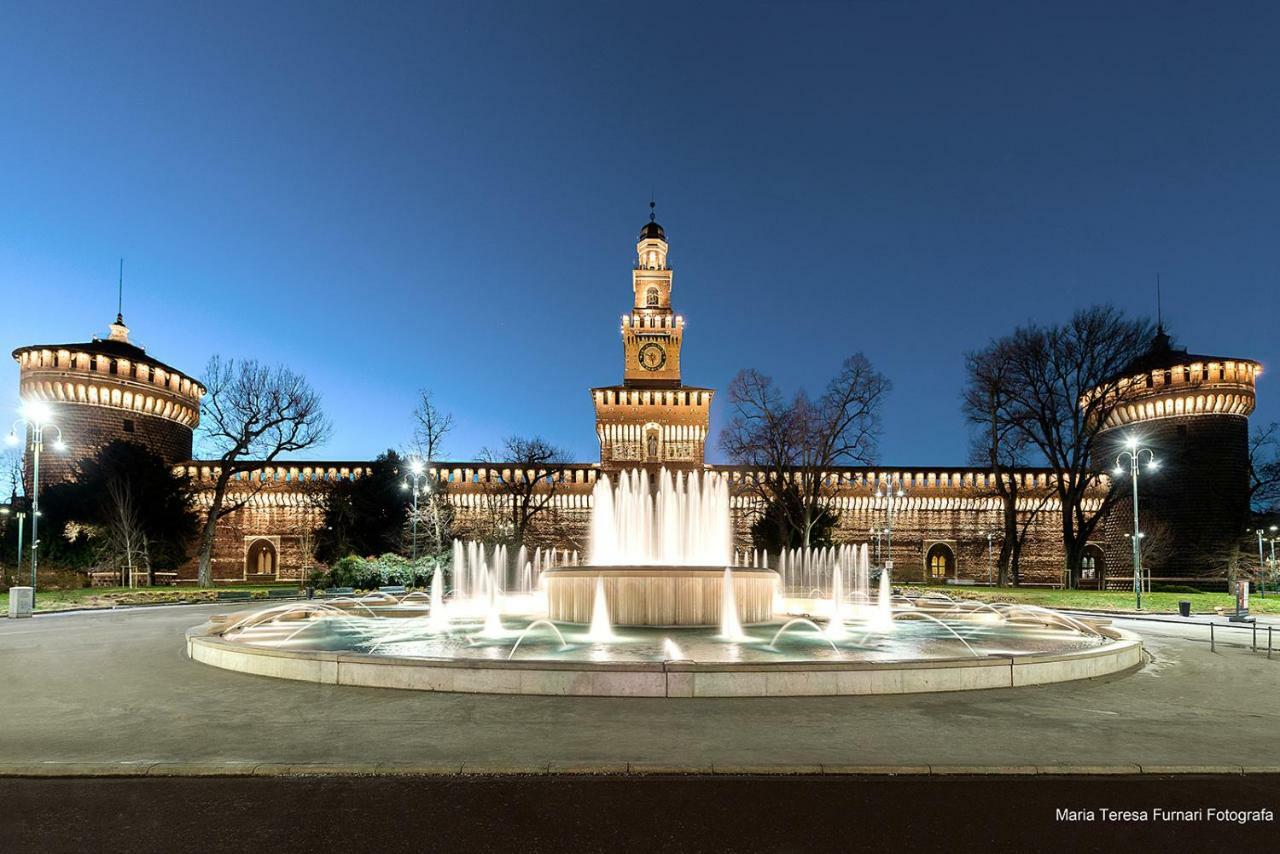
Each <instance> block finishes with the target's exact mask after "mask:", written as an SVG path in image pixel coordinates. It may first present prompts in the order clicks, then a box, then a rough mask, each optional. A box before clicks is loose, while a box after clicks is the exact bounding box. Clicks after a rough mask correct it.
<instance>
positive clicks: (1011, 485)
mask: <svg viewBox="0 0 1280 854" xmlns="http://www.w3.org/2000/svg"><path fill="white" fill-rule="evenodd" d="M965 368H966V371H967V373H968V382H967V384H966V386H965V390H964V395H963V410H964V413H965V415H966V417H967V418H968V420H969V423H970V424H971V425H973V427H974V428H975V436H974V446H973V449H972V453H971V457H972V458H973V459H974V461H975V463H977V464H979V465H983V466H985V467H986V468H987V469H988V470H989V471H990V472H991V475H992V481H993V482H994V483H995V491H996V495H998V496H999V498H1000V505H1001V510H1002V514H1001V517H1002V526H1001V527H1002V528H1003V535H1002V536H1001V538H1000V558H999V561H998V563H997V567H998V569H997V580H996V584H997V585H999V586H1000V587H1004V586H1005V585H1006V584H1008V583H1009V582H1010V581H1012V582H1013V584H1014V585H1015V586H1016V585H1017V584H1018V583H1019V581H1020V580H1021V578H1020V561H1021V557H1022V547H1023V545H1024V544H1025V542H1026V536H1027V531H1028V530H1030V526H1031V523H1032V522H1033V521H1034V520H1035V517H1036V516H1037V515H1038V514H1039V511H1040V508H1042V507H1043V506H1044V505H1045V503H1046V502H1045V501H1044V500H1041V501H1040V502H1039V503H1038V504H1037V505H1036V506H1035V507H1033V508H1032V509H1031V510H1029V511H1025V510H1024V511H1023V519H1022V522H1021V524H1020V523H1019V518H1018V515H1019V502H1020V499H1021V497H1022V485H1021V481H1020V480H1019V478H1018V477H1017V470H1018V469H1020V468H1024V467H1025V466H1026V465H1027V456H1028V446H1029V445H1030V440H1029V439H1028V438H1027V435H1026V433H1025V431H1023V430H1022V429H1020V425H1019V423H1018V417H1019V414H1018V413H1017V412H1015V411H1014V408H1013V404H1014V400H1013V397H1012V395H1011V390H1012V378H1011V377H1010V373H1011V371H1010V360H1009V358H1008V355H1007V354H1006V353H1005V352H1004V345H1002V344H1001V343H999V342H996V343H993V344H992V345H991V346H989V347H988V348H987V349H985V350H980V351H978V352H975V353H969V354H967V355H966V357H965Z"/></svg>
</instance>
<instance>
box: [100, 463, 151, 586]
mask: <svg viewBox="0 0 1280 854" xmlns="http://www.w3.org/2000/svg"><path fill="white" fill-rule="evenodd" d="M104 500H105V503H106V506H105V508H104V509H105V510H106V513H105V514H104V515H105V517H106V537H105V538H104V539H103V552H104V553H103V557H104V558H105V559H106V560H108V561H110V562H111V563H112V564H114V565H115V566H116V567H119V568H121V569H122V570H123V572H122V578H121V584H124V585H125V586H128V587H137V586H138V573H139V572H141V573H142V576H143V577H144V578H146V579H148V580H150V578H151V550H150V548H149V544H148V542H147V532H146V529H145V528H144V527H143V524H142V517H141V514H140V513H139V512H138V504H137V501H136V500H135V499H134V495H133V485H132V483H131V482H130V481H129V479H128V478H127V477H115V478H112V479H111V480H110V481H108V482H107V489H106V495H105V496H104ZM125 577H127V578H128V583H127V584H125V581H124V578H125Z"/></svg>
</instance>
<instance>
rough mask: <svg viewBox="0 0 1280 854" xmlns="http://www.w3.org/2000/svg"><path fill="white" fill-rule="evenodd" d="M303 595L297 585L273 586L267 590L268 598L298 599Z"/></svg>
mask: <svg viewBox="0 0 1280 854" xmlns="http://www.w3.org/2000/svg"><path fill="white" fill-rule="evenodd" d="M302 595H303V594H302V593H300V592H299V591H298V589H297V588H296V587H273V588H271V589H270V590H268V591H267V598H268V599H297V598H298V597H300V596H302Z"/></svg>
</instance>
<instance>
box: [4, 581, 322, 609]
mask: <svg viewBox="0 0 1280 854" xmlns="http://www.w3.org/2000/svg"><path fill="white" fill-rule="evenodd" d="M282 587H283V588H292V589H297V585H296V584H293V583H286V584H266V585H264V584H228V585H218V586H217V587H189V586H188V587H143V588H139V589H136V590H131V589H129V588H128V587H85V588H82V589H79V590H37V591H36V611H75V610H78V609H81V608H103V607H111V606H112V605H161V604H166V603H174V602H212V601H214V600H215V599H216V598H217V593H218V591H219V590H247V591H249V592H251V593H256V594H257V596H255V597H254V598H262V599H265V598H266V596H267V591H268V590H271V589H273V588H282ZM0 612H3V613H5V614H8V613H9V593H8V591H7V590H0Z"/></svg>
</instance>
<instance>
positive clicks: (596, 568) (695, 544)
mask: <svg viewBox="0 0 1280 854" xmlns="http://www.w3.org/2000/svg"><path fill="white" fill-rule="evenodd" d="M591 497H592V512H591V552H590V561H591V562H590V564H589V565H587V566H580V565H576V564H575V563H570V564H568V565H566V566H559V567H555V568H553V569H550V570H547V571H546V572H544V573H543V575H544V577H545V578H546V590H547V610H548V615H549V616H550V618H551V619H553V620H557V621H561V622H568V623H586V622H588V621H590V619H591V612H592V610H593V608H592V607H591V603H592V597H593V595H594V592H595V591H596V590H599V589H603V590H604V594H605V596H606V598H607V599H608V600H609V603H610V613H611V616H612V619H613V624H614V625H615V626H716V625H719V624H720V623H721V610H722V609H721V590H722V588H723V585H724V583H726V582H725V581H724V570H725V567H727V566H729V565H730V563H731V561H732V558H733V534H732V530H731V527H730V524H729V521H730V516H729V481H728V477H727V476H726V475H723V474H718V473H714V472H703V473H700V472H689V473H682V472H674V473H673V472H670V471H668V470H667V469H665V468H664V469H662V470H660V471H659V472H658V475H657V481H656V483H655V482H651V480H650V477H649V472H648V471H647V470H644V469H640V470H635V471H623V472H620V473H619V474H618V475H617V483H616V484H615V483H614V482H613V481H612V480H611V479H610V477H609V476H608V475H602V476H601V477H600V478H599V480H597V481H596V485H595V488H594V490H593V492H592V496H591ZM777 581H778V575H777V573H775V572H773V571H772V570H770V569H768V568H767V567H763V566H738V567H734V572H733V573H732V575H731V582H729V583H732V585H733V591H732V594H733V599H734V602H735V603H736V606H737V616H738V619H739V621H740V622H741V623H748V624H749V623H761V622H766V621H768V620H769V619H771V618H772V616H773V592H774V588H775V586H776V584H777Z"/></svg>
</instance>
